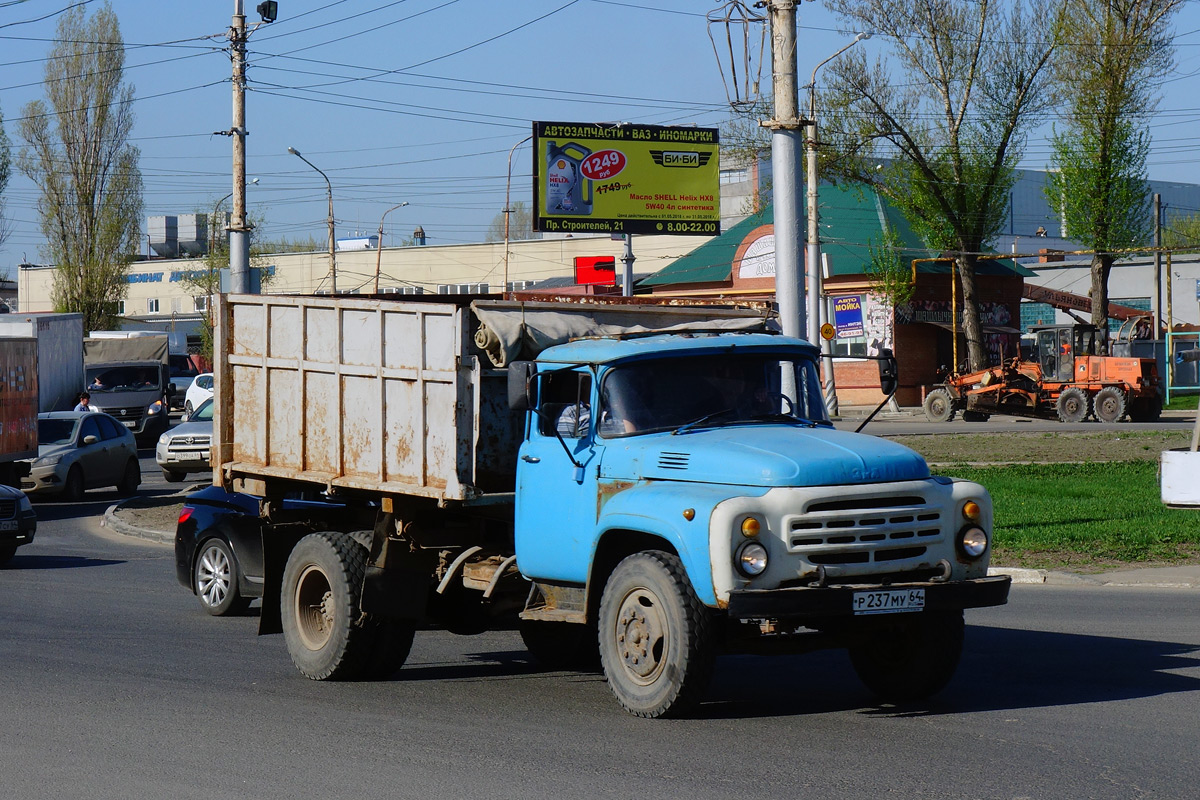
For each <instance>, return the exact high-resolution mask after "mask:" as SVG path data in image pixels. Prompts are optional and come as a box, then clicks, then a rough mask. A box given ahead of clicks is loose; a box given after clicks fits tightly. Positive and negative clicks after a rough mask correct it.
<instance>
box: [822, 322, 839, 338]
mask: <svg viewBox="0 0 1200 800" xmlns="http://www.w3.org/2000/svg"><path fill="white" fill-rule="evenodd" d="M835 333H837V331H836V330H835V329H834V327H833V326H832V325H830V324H829V323H828V322H826V323H825V324H824V325H822V326H821V338H822V339H824V340H825V341H827V342H828V341H832V340H833V336H834V334H835Z"/></svg>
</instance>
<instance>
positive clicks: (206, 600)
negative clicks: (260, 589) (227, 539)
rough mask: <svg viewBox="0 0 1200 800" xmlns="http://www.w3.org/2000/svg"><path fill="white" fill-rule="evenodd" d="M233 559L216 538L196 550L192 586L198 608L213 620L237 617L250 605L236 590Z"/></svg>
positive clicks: (225, 547)
mask: <svg viewBox="0 0 1200 800" xmlns="http://www.w3.org/2000/svg"><path fill="white" fill-rule="evenodd" d="M239 580H240V576H239V574H238V563H237V559H236V558H234V556H233V552H232V551H231V550H230V549H229V546H228V545H227V544H225V543H224V542H223V541H221V540H220V539H209V540H208V541H206V542H204V544H202V545H201V546H200V548H199V555H198V556H197V557H196V564H195V566H194V567H193V568H192V585H193V586H194V587H195V588H196V597H197V598H199V600H200V605H201V607H203V608H204V610H205V611H207V612H208V613H209V614H211V615H212V616H214V617H224V616H229V615H233V614H241V613H243V612H244V611H245V610H246V608H247V607H248V606H249V605H250V600H249V598H246V597H242V593H241V590H240V589H239V588H238V581H239Z"/></svg>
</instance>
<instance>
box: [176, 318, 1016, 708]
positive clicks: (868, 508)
mask: <svg viewBox="0 0 1200 800" xmlns="http://www.w3.org/2000/svg"><path fill="white" fill-rule="evenodd" d="M437 300H438V301H430V302H421V301H408V302H399V301H392V300H381V299H352V298H321V297H286V296H248V295H233V296H228V297H226V298H224V299H223V300H222V302H221V303H220V305H219V307H218V315H217V316H218V342H219V346H218V347H217V348H216V351H217V353H219V354H220V355H218V357H217V364H216V376H217V383H216V386H217V404H216V406H217V412H216V420H215V425H214V432H215V437H216V442H215V443H214V464H215V475H214V480H215V482H216V483H218V484H220V485H223V486H225V487H226V488H229V489H233V490H237V491H245V492H249V493H252V494H256V495H258V496H260V497H262V498H264V500H263V502H262V504H261V515H262V518H263V521H264V523H265V524H264V527H263V530H264V532H263V547H264V553H263V556H264V566H265V592H264V598H263V610H262V616H261V618H260V631H261V632H263V633H272V632H282V633H283V634H284V637H285V639H286V642H287V646H288V651H289V653H290V655H291V657H292V660H293V662H294V663H295V665H296V667H297V668H298V669H299V670H300V672H301V673H303V674H304V675H306V676H307V677H309V678H313V679H318V680H323V679H342V678H361V677H372V676H382V675H387V674H390V673H392V672H394V671H395V670H397V669H399V668H400V667H401V666H402V665H403V663H404V661H405V659H406V658H407V655H408V652H409V648H410V647H411V644H412V640H413V636H414V631H415V630H416V629H417V627H418V626H419V625H421V624H425V623H428V622H431V621H432V622H434V623H437V624H440V625H442V626H443V627H445V628H447V629H449V630H451V631H453V632H456V633H464V634H466V633H477V632H481V631H482V630H485V629H486V628H487V627H488V626H489V625H490V624H492V623H494V622H495V621H497V620H502V619H506V618H507V619H511V618H512V616H513V615H516V616H518V617H519V625H520V631H521V635H522V637H523V639H524V641H525V643H526V645H527V646H528V647H529V649H530V650H531V652H532V653H533V654H534V655H535V656H536V657H538V658H539V659H541V660H542V661H544V662H545V663H547V664H550V665H554V666H560V665H570V664H577V663H581V662H583V661H586V660H587V659H589V658H592V659H594V658H596V657H597V656H598V658H599V661H600V663H601V664H602V666H603V670H604V673H605V675H606V677H607V679H608V684H609V686H610V687H611V689H612V691H613V694H614V695H615V696H616V698H617V700H618V701H619V703H620V704H621V705H622V706H623V707H624V708H625V709H626V710H628V711H629V712H630V713H632V714H635V715H638V716H644V717H660V716H668V715H675V714H679V713H682V712H684V711H686V710H687V709H689V708H691V707H693V706H694V705H695V704H696V703H698V702H699V701H700V700H702V699H703V697H704V693H705V690H706V686H707V683H708V679H709V677H710V675H711V671H712V667H713V663H714V659H715V657H716V656H717V654H718V653H719V652H741V651H753V652H770V651H774V650H779V651H789V652H795V650H796V649H797V648H799V649H816V648H823V647H844V648H848V649H849V653H850V656H851V660H852V663H853V664H854V668H855V669H856V671H857V673H858V674H859V676H860V677H861V678H862V679H863V681H864V682H865V683H866V684H867V685H868V687H869V688H871V689H872V690H874V691H875V692H876V693H877V694H878V695H880V696H881V697H882V698H885V699H887V700H892V701H903V700H911V699H915V698H920V697H924V696H927V695H929V694H931V693H933V692H936V691H938V690H939V689H940V688H942V687H943V686H944V685H945V684H946V682H947V681H949V680H950V678H951V677H952V675H953V673H954V671H955V669H956V666H957V663H958V659H959V655H960V652H961V649H962V645H963V633H964V623H963V610H964V609H966V608H973V607H981V606H994V605H1000V604H1003V603H1005V602H1006V600H1007V596H1008V590H1009V579H1008V578H1006V577H988V575H987V566H988V559H989V556H990V545H991V536H992V530H993V520H992V505H991V501H990V498H989V496H988V493H987V491H986V490H985V489H984V488H983V487H982V486H980V485H978V484H975V483H971V482H968V481H962V480H956V479H953V478H949V477H942V476H935V475H931V474H930V471H929V468H928V466H927V465H926V463H925V461H924V460H923V459H922V458H921V457H920V456H919V455H918V454H916V453H914V452H913V451H911V450H909V449H908V448H905V447H903V446H901V445H899V444H895V443H893V442H890V441H887V440H883V439H879V438H876V437H873V436H868V435H862V434H856V433H849V432H843V431H839V430H836V429H835V428H834V427H833V426H832V425H831V423H830V422H829V420H828V417H827V415H826V411H825V407H824V403H823V400H822V397H821V389H820V382H819V372H818V366H817V363H818V362H817V359H818V357H819V353H818V350H817V348H815V347H814V346H812V345H811V344H809V343H807V342H804V341H801V340H798V339H792V338H788V337H784V336H781V335H777V334H774V333H770V332H769V331H768V330H767V325H766V324H765V322H766V320H765V319H764V318H763V316H762V314H760V313H751V312H745V311H736V310H726V309H713V308H654V309H649V310H647V309H646V308H639V307H630V306H622V305H606V304H593V303H579V304H546V303H518V302H501V301H476V302H475V303H474V304H472V305H471V306H467V305H465V304H459V303H455V302H453V301H451V302H444V301H441V298H438V299H437ZM297 490H304V491H308V492H310V493H311V492H312V491H313V490H320V491H324V492H326V493H328V494H330V495H332V496H335V497H336V498H337V499H338V500H339V505H338V506H337V508H336V510H333V511H330V512H329V513H321V512H320V511H314V510H313V509H309V508H306V509H304V510H302V511H299V512H297V511H295V510H294V509H285V508H284V507H283V504H282V499H283V497H284V496H285V495H286V494H287V493H289V492H293V491H297ZM198 549H199V548H198Z"/></svg>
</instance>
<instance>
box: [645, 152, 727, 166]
mask: <svg viewBox="0 0 1200 800" xmlns="http://www.w3.org/2000/svg"><path fill="white" fill-rule="evenodd" d="M650 157H651V158H653V159H654V163H655V164H658V165H659V166H660V167H688V168H691V169H695V168H697V167H703V166H704V165H706V164H707V163H708V161H709V159H710V158H712V153H699V152H696V151H695V150H651V151H650Z"/></svg>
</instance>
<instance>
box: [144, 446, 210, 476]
mask: <svg viewBox="0 0 1200 800" xmlns="http://www.w3.org/2000/svg"><path fill="white" fill-rule="evenodd" d="M173 445H174V442H171V443H168V444H163V443H162V442H159V443H158V445H156V446H155V448H154V460H155V461H156V462H157V463H158V466H159V468H160V469H165V470H167V471H168V472H208V471H209V470H211V469H212V454H211V451H210V449H209V448H210V445H208V444H205V445H202V446H200V445H196V446H191V445H179V446H173Z"/></svg>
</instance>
